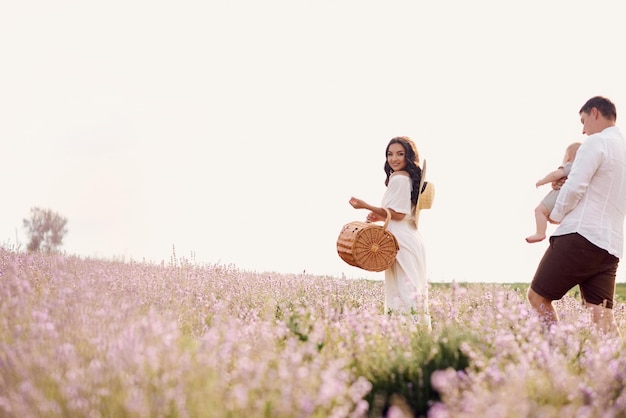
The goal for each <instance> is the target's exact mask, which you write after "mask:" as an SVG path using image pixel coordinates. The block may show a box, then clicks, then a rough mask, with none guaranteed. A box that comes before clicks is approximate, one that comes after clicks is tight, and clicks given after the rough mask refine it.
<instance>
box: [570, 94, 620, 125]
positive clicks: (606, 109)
mask: <svg viewBox="0 0 626 418" xmlns="http://www.w3.org/2000/svg"><path fill="white" fill-rule="evenodd" d="M594 107H595V108H596V109H598V112H600V113H601V114H602V116H604V117H605V118H607V119H609V120H612V121H613V122H615V121H616V120H617V110H615V105H614V104H613V102H612V101H610V100H609V99H607V98H606V97H602V96H595V97H592V98H591V99H589V100H587V103H585V104H584V105H583V107H581V108H580V110H579V111H578V114H581V113H583V112H585V113H589V112H591V109H593V108H594Z"/></svg>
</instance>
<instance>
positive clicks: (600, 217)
mask: <svg viewBox="0 0 626 418" xmlns="http://www.w3.org/2000/svg"><path fill="white" fill-rule="evenodd" d="M625 214H626V141H624V137H623V136H622V134H621V133H620V131H619V129H618V128H617V127H615V126H611V127H609V128H606V129H604V130H603V131H602V132H599V133H596V134H593V135H589V137H588V138H587V139H585V141H583V143H582V145H581V146H580V148H579V149H578V152H577V153H576V158H575V159H574V164H573V165H572V171H571V172H570V174H569V176H568V177H567V181H566V182H565V184H563V186H562V187H561V191H560V193H559V195H558V197H557V200H556V204H555V205H554V209H552V213H551V214H550V218H551V219H552V220H554V221H556V222H560V225H559V226H558V228H557V229H556V231H554V234H553V235H565V234H569V233H573V232H577V233H579V234H580V235H582V236H583V237H585V238H586V239H588V240H589V241H590V242H592V243H593V244H595V245H597V246H598V247H600V248H603V249H605V250H607V251H608V252H609V253H610V254H613V255H614V256H616V257H618V258H622V253H623V248H624V215H625Z"/></svg>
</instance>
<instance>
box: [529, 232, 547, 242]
mask: <svg viewBox="0 0 626 418" xmlns="http://www.w3.org/2000/svg"><path fill="white" fill-rule="evenodd" d="M544 239H546V234H533V235H531V236H529V237H526V242H528V243H531V244H532V243H533V242H539V241H543V240H544Z"/></svg>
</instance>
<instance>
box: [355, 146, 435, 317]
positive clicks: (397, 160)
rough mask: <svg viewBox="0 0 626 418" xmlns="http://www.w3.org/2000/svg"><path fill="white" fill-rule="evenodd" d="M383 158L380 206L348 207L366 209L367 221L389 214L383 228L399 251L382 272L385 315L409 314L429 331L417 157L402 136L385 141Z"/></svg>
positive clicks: (359, 202) (358, 202) (361, 204)
mask: <svg viewBox="0 0 626 418" xmlns="http://www.w3.org/2000/svg"><path fill="white" fill-rule="evenodd" d="M386 157H387V160H386V162H385V173H386V174H387V178H386V179H385V185H386V186H387V190H386V191H385V194H384V195H383V199H382V203H381V206H380V207H378V206H372V205H370V204H368V203H366V202H365V201H363V200H361V199H357V198H355V197H352V198H351V199H350V205H352V206H353V207H354V208H355V209H367V210H369V211H370V212H369V214H368V215H367V220H368V221H369V222H378V221H384V220H385V218H386V217H387V212H386V211H385V208H386V209H389V211H390V212H391V221H390V222H389V225H388V227H387V229H388V230H389V231H390V232H391V233H392V234H393V235H395V237H396V239H397V240H398V245H399V247H400V250H399V251H398V254H397V256H396V260H395V262H394V263H393V264H392V266H391V267H390V268H388V269H387V270H385V312H388V313H390V312H393V313H403V314H411V315H413V318H415V320H416V321H418V322H419V323H421V324H423V325H426V326H427V327H428V328H429V329H430V327H431V323H430V315H429V313H428V280H427V277H426V255H425V250H424V244H423V243H422V237H421V235H420V234H419V232H418V231H417V224H416V219H415V213H416V212H415V206H416V203H417V198H418V192H419V188H420V187H419V186H420V181H421V179H422V169H421V168H420V166H419V154H418V153H417V147H416V146H415V144H414V143H413V141H412V140H411V139H410V138H408V137H405V136H402V137H395V138H393V139H392V140H391V141H389V144H388V145H387V149H386Z"/></svg>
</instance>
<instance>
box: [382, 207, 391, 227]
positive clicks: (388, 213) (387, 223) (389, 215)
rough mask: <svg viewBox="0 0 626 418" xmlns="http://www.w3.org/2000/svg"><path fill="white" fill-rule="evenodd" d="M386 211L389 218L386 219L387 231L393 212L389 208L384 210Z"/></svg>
mask: <svg viewBox="0 0 626 418" xmlns="http://www.w3.org/2000/svg"><path fill="white" fill-rule="evenodd" d="M383 209H385V212H387V218H386V219H385V224H384V225H383V229H387V225H389V221H390V220H391V211H390V210H389V209H387V208H383Z"/></svg>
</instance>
